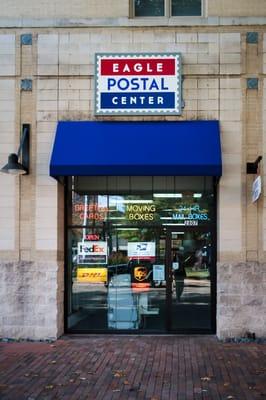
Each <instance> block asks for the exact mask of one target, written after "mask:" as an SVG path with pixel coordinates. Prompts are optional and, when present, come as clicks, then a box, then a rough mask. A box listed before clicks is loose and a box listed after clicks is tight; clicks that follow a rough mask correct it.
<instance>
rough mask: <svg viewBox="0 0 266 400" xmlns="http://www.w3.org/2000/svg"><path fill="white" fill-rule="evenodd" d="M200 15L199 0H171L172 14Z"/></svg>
mask: <svg viewBox="0 0 266 400" xmlns="http://www.w3.org/2000/svg"><path fill="white" fill-rule="evenodd" d="M196 15H201V0H172V16H196Z"/></svg>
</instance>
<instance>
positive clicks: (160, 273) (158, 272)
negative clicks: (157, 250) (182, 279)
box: [152, 264, 165, 281]
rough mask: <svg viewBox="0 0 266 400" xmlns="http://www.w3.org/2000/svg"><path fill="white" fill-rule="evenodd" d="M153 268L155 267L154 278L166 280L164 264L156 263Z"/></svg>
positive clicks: (155, 279)
mask: <svg viewBox="0 0 266 400" xmlns="http://www.w3.org/2000/svg"><path fill="white" fill-rule="evenodd" d="M152 268H153V280H154V281H164V280H165V273H164V265H163V264H157V265H156V264H154V265H153V267H152Z"/></svg>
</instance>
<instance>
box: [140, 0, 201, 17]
mask: <svg viewBox="0 0 266 400" xmlns="http://www.w3.org/2000/svg"><path fill="white" fill-rule="evenodd" d="M168 1H170V0H135V16H136V17H160V16H164V15H165V10H166V9H167V8H168V5H169V2H168ZM170 5H171V15H172V16H197V15H201V0H171V3H170Z"/></svg>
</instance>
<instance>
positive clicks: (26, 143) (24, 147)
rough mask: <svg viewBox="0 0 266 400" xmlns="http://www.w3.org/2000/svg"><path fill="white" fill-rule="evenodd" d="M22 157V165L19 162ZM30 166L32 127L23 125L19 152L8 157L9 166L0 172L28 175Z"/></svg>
mask: <svg viewBox="0 0 266 400" xmlns="http://www.w3.org/2000/svg"><path fill="white" fill-rule="evenodd" d="M20 155H21V163H20V162H19V161H18V160H19V158H20ZM29 164H30V125H29V124H23V125H22V135H21V140H20V145H19V148H18V152H17V154H16V153H11V154H9V156H8V162H7V164H6V165H5V166H4V167H3V168H1V169H0V172H2V173H4V174H11V175H28V173H29Z"/></svg>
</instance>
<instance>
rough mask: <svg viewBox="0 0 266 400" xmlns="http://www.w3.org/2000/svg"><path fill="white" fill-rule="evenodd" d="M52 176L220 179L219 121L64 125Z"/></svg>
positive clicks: (57, 141)
mask: <svg viewBox="0 0 266 400" xmlns="http://www.w3.org/2000/svg"><path fill="white" fill-rule="evenodd" d="M50 175H51V176H53V177H58V176H68V175H76V176H86V175H112V176H114V175H136V176H145V175H146V176H148V175H153V176H163V175H183V176H217V177H218V176H221V175H222V160H221V145H220V132H219V122H218V121H174V122H172V121H171V122H170V121H160V122H150V121H149V122H139V121H137V122H134V121H130V122H111V121H108V122H95V121H75V122H70V121H64V122H59V123H58V126H57V131H56V136H55V142H54V146H53V152H52V157H51V163H50Z"/></svg>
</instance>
